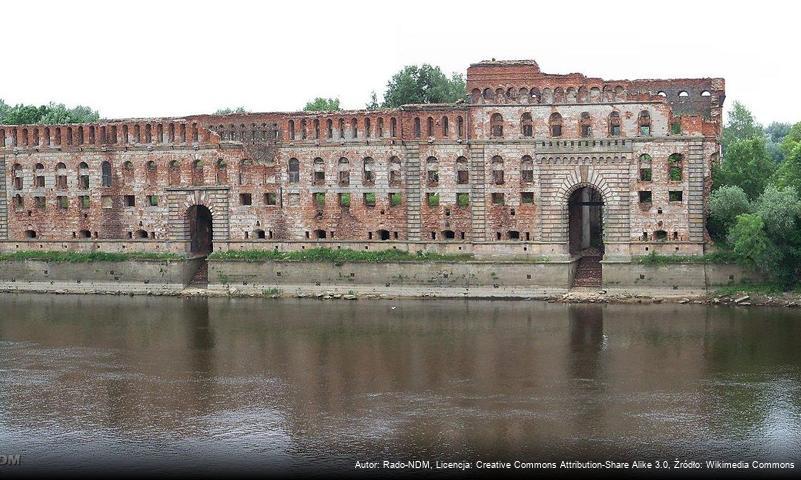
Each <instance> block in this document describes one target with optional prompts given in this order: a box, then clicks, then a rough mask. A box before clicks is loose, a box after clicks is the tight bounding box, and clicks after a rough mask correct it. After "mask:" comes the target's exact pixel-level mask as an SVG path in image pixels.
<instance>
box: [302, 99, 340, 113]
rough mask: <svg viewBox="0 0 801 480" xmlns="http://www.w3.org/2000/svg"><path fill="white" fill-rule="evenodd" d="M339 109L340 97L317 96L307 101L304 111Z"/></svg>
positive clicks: (331, 110)
mask: <svg viewBox="0 0 801 480" xmlns="http://www.w3.org/2000/svg"><path fill="white" fill-rule="evenodd" d="M338 110H339V98H323V97H316V98H315V99H314V100H311V101H309V102H306V106H305V107H303V111H304V112H336V111H338Z"/></svg>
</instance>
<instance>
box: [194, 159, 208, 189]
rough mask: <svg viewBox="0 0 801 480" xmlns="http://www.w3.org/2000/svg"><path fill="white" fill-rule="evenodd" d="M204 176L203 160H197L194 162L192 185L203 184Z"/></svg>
mask: <svg viewBox="0 0 801 480" xmlns="http://www.w3.org/2000/svg"><path fill="white" fill-rule="evenodd" d="M204 177H205V175H204V169H203V160H200V159H198V160H195V161H194V162H192V185H203V184H204V183H205V181H204Z"/></svg>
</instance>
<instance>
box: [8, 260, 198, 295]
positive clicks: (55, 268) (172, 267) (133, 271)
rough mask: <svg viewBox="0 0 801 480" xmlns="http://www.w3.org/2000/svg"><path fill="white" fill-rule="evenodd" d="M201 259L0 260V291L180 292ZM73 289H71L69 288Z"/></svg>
mask: <svg viewBox="0 0 801 480" xmlns="http://www.w3.org/2000/svg"><path fill="white" fill-rule="evenodd" d="M200 261H201V259H186V260H126V261H120V262H107V261H96V262H75V263H73V262H49V261H41V260H4V261H0V289H1V290H5V291H31V290H36V291H41V290H53V291H56V290H68V291H69V290H73V289H81V290H87V289H96V290H116V289H119V290H121V291H134V290H140V289H141V290H144V289H147V290H154V289H155V290H159V289H161V290H165V289H166V290H168V291H174V290H181V289H183V287H184V286H185V285H186V284H187V283H188V282H189V281H190V280H191V278H192V275H193V274H194V273H195V270H196V269H197V267H198V265H199V264H198V262H200ZM72 287H75V288H72Z"/></svg>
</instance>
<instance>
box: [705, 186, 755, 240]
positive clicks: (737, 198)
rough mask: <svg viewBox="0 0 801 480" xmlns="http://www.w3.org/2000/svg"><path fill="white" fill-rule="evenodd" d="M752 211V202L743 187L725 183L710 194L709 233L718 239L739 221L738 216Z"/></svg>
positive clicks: (723, 236) (723, 237)
mask: <svg viewBox="0 0 801 480" xmlns="http://www.w3.org/2000/svg"><path fill="white" fill-rule="evenodd" d="M749 212H751V202H750V201H749V200H748V195H746V194H745V192H744V191H743V189H742V188H740V187H738V186H736V185H725V186H723V187H720V188H718V189H717V190H714V191H713V192H712V194H711V195H710V196H709V222H708V224H707V226H708V227H709V233H710V234H711V235H712V236H713V237H715V238H717V239H725V238H726V234H727V233H728V232H729V230H730V229H731V228H732V227H733V226H734V224H735V223H736V222H737V216H739V215H742V214H743V213H749Z"/></svg>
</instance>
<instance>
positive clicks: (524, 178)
mask: <svg viewBox="0 0 801 480" xmlns="http://www.w3.org/2000/svg"><path fill="white" fill-rule="evenodd" d="M520 181H521V182H522V183H533V182H534V160H532V159H531V157H530V156H528V155H525V156H524V157H523V158H521V159H520Z"/></svg>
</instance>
